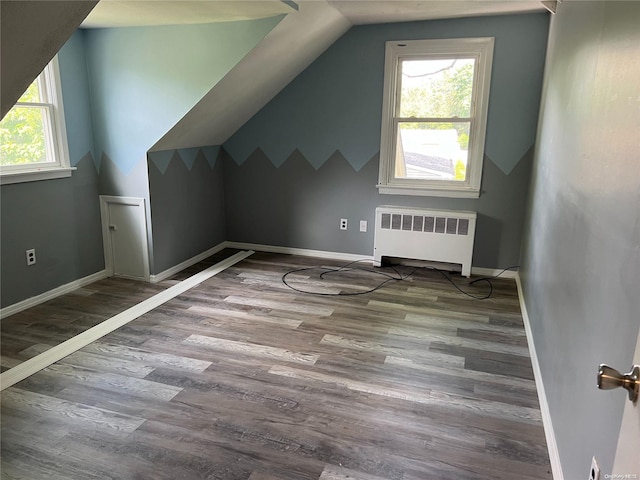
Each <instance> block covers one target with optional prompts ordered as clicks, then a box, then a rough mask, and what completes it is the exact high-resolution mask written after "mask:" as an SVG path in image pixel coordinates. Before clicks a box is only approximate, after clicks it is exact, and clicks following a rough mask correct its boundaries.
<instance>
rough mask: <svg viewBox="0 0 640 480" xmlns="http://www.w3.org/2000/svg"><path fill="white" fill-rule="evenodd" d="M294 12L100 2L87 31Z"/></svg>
mask: <svg viewBox="0 0 640 480" xmlns="http://www.w3.org/2000/svg"><path fill="white" fill-rule="evenodd" d="M294 10H295V9H294V8H292V7H291V6H290V5H287V4H286V3H284V2H281V1H280V0H259V1H245V0H215V1H210V0H195V1H193V0H101V1H100V3H98V5H96V7H95V8H94V9H93V10H92V11H91V13H90V14H89V16H87V18H86V19H85V20H84V22H82V27H84V28H108V27H141V26H154V25H156V26H157V25H183V24H195V23H215V22H233V21H238V20H251V19H257V18H266V17H273V16H275V15H281V14H285V13H291V12H292V11H294Z"/></svg>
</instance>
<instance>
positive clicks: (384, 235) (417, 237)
mask: <svg viewBox="0 0 640 480" xmlns="http://www.w3.org/2000/svg"><path fill="white" fill-rule="evenodd" d="M476 217H477V214H476V212H470V211H459V210H432V209H424V208H411V207H397V206H389V205H382V206H379V207H378V208H376V224H375V237H374V246H373V260H374V265H376V266H378V267H379V266H380V265H381V263H382V257H398V258H406V259H415V260H427V261H433V262H446V263H455V264H460V265H461V266H462V275H464V276H466V277H469V276H470V275H471V259H472V257H473V242H474V238H475V232H476Z"/></svg>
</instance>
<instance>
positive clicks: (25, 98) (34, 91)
mask: <svg viewBox="0 0 640 480" xmlns="http://www.w3.org/2000/svg"><path fill="white" fill-rule="evenodd" d="M40 100H41V97H40V89H39V88H38V79H37V78H36V79H35V80H34V81H33V83H32V84H31V85H29V88H27V91H26V92H24V93H23V94H22V96H21V97H20V99H19V100H18V103H20V102H28V103H39V102H40Z"/></svg>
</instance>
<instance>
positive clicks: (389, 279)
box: [282, 259, 417, 297]
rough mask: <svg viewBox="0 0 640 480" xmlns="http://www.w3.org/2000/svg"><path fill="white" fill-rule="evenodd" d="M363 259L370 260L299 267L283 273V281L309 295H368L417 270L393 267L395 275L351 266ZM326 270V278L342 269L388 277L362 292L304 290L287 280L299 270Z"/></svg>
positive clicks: (407, 276)
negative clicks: (327, 275) (407, 271)
mask: <svg viewBox="0 0 640 480" xmlns="http://www.w3.org/2000/svg"><path fill="white" fill-rule="evenodd" d="M363 261H368V260H366V259H363V260H355V261H353V262H349V263H347V264H346V265H343V266H341V267H338V268H326V267H305V268H298V269H295V270H290V271H288V272H287V273H285V274H284V275H282V283H284V284H285V285H286V286H287V287H289V288H290V289H291V290H293V291H296V292H299V293H307V294H309V295H320V296H325V297H346V296H355V295H366V294H367V293H373V292H375V291H376V290H379V289H381V288H382V287H384V286H385V285H386V284H387V283H389V282H394V281H395V282H401V281H403V280H406V279H407V278H409V277H410V276H411V275H413V273H414V272H415V271H416V270H417V269H416V268H414V269H413V270H412V271H411V273H409V274H407V275H404V276H403V275H402V274H401V273H400V272H399V271H398V270H397V269H396V268H395V267H391V269H392V270H393V271H394V272H395V273H396V275H397V276H393V275H389V274H388V273H386V272H381V271H378V270H369V269H366V268H359V267H351V265H353V264H355V263H358V262H363ZM318 269H320V270H324V271H323V272H322V273H321V274H320V275H319V278H321V279H324V276H325V275H326V274H328V273H336V272H341V271H351V270H359V271H362V272H368V273H373V274H375V275H382V276H384V277H387V279H386V280H383V281H382V282H380V283H379V284H378V285H376V286H375V287H373V288H370V289H369V290H363V291H360V292H339V293H326V292H314V291H309V290H302V289H300V288H297V287H294V286H292V285H290V284H289V283H288V282H287V277H288V276H289V275H291V274H293V273H298V272H305V271H309V270H318Z"/></svg>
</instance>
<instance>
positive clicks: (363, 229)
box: [360, 220, 367, 232]
mask: <svg viewBox="0 0 640 480" xmlns="http://www.w3.org/2000/svg"><path fill="white" fill-rule="evenodd" d="M360 231H361V232H366V231H367V221H366V220H360Z"/></svg>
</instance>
